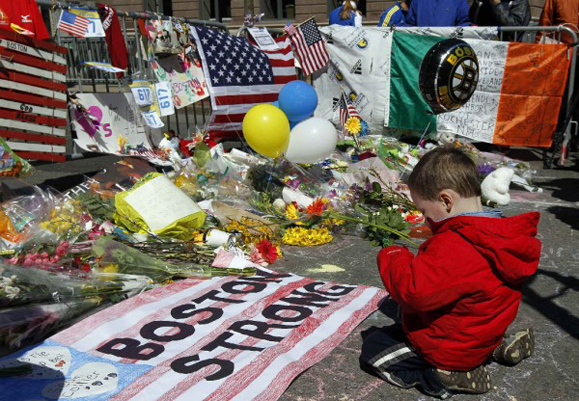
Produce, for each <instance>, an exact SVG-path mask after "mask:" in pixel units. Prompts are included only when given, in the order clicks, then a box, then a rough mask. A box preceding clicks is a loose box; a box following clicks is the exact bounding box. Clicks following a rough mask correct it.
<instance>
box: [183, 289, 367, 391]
mask: <svg viewBox="0 0 579 401" xmlns="http://www.w3.org/2000/svg"><path fill="white" fill-rule="evenodd" d="M377 291H378V289H377V288H368V289H366V290H365V291H364V292H363V295H360V296H358V297H356V298H355V299H354V300H352V301H351V302H350V303H349V305H348V307H349V308H350V309H349V311H348V312H347V313H346V312H344V309H342V308H341V309H338V310H337V311H336V312H334V313H333V314H332V315H331V317H330V318H328V319H327V320H325V321H324V322H323V323H322V324H321V325H320V326H319V327H318V328H317V329H316V330H314V332H313V333H312V334H310V335H308V336H306V337H305V338H303V339H302V340H301V341H299V342H298V343H296V344H294V345H293V347H292V350H291V356H289V355H288V354H287V353H285V354H281V355H279V356H278V357H277V358H276V359H275V360H274V361H272V362H271V363H270V364H269V365H268V368H267V369H266V370H265V371H264V372H262V374H261V375H260V376H259V380H254V381H253V382H252V383H250V384H249V385H248V386H247V387H246V388H245V389H244V390H243V391H242V392H240V393H239V394H238V395H237V396H236V397H235V398H233V399H232V400H239V401H244V400H249V399H252V398H255V397H256V395H258V394H259V395H260V396H261V397H260V398H261V399H264V400H268V399H269V400H275V399H277V398H278V397H279V396H280V395H281V394H275V393H273V392H270V394H267V393H265V394H264V392H269V391H270V390H269V386H270V384H271V383H272V382H274V381H275V379H276V377H277V376H278V375H280V374H281V373H282V372H283V370H284V369H287V368H288V364H290V363H291V362H294V361H298V360H299V359H300V358H304V357H305V354H306V353H307V352H308V351H310V350H311V349H312V348H313V347H315V346H316V345H319V344H320V343H322V342H323V341H324V340H325V339H326V338H327V333H331V332H333V331H335V330H336V327H341V326H342V324H344V322H346V321H347V320H348V319H349V318H350V317H351V316H352V314H353V313H355V311H359V310H360V309H363V308H364V307H365V306H366V304H367V303H368V301H369V300H370V299H372V297H373V296H374V295H375V294H376V293H377ZM316 362H317V361H316ZM192 390H193V389H192ZM198 390H200V389H198ZM283 390H285V389H283ZM283 390H282V391H283ZM192 394H195V393H192Z"/></svg>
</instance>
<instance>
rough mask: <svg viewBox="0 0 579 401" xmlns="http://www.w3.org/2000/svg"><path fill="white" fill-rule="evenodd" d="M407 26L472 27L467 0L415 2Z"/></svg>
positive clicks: (418, 0) (419, 0) (423, 0)
mask: <svg viewBox="0 0 579 401" xmlns="http://www.w3.org/2000/svg"><path fill="white" fill-rule="evenodd" d="M406 24H407V25H410V26H470V20H469V18H468V3H467V1H466V0H413V1H412V4H411V5H410V8H409V9H408V15H407V16H406Z"/></svg>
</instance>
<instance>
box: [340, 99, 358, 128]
mask: <svg viewBox="0 0 579 401" xmlns="http://www.w3.org/2000/svg"><path fill="white" fill-rule="evenodd" d="M350 117H358V118H360V114H358V110H356V108H355V107H354V106H353V105H352V104H350V103H349V102H348V97H347V96H346V93H345V92H344V90H342V99H341V101H340V125H341V126H342V133H343V134H345V133H346V121H348V118H350Z"/></svg>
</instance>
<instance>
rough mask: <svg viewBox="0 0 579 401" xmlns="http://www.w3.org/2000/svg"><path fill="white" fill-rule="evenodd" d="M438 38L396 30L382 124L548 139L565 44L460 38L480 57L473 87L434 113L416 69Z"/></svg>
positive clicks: (492, 139) (520, 142)
mask: <svg viewBox="0 0 579 401" xmlns="http://www.w3.org/2000/svg"><path fill="white" fill-rule="evenodd" d="M443 39H445V38H441V37H434V36H426V35H415V34H409V33H403V32H395V34H394V38H393V41H392V53H391V54H392V59H391V79H390V96H389V97H390V102H389V104H388V105H387V107H386V110H385V122H384V125H385V126H387V127H391V128H401V129H410V130H416V131H423V130H424V129H426V128H427V127H429V130H430V131H434V130H435V129H436V130H438V131H440V130H448V131H452V132H454V133H457V134H459V135H462V136H465V137H468V138H472V139H475V140H478V141H482V142H488V143H495V144H502V145H513V146H550V145H551V140H552V136H553V133H554V132H555V129H556V126H557V120H558V117H559V110H560V107H561V102H562V97H563V94H564V92H565V84H566V82H567V76H568V72H569V62H570V57H569V54H568V48H567V46H565V45H536V44H528V43H509V42H497V41H488V40H479V39H465V40H466V42H468V43H469V44H470V45H471V46H472V47H473V48H474V50H475V52H476V54H477V56H478V59H479V69H480V71H479V84H478V87H477V90H476V92H475V93H474V95H473V96H472V98H471V99H470V100H469V102H468V103H467V104H466V105H465V106H464V107H462V108H461V109H459V110H456V111H454V112H450V113H444V114H439V115H437V116H433V115H429V114H428V113H427V111H428V110H429V108H428V105H427V104H426V102H424V100H423V99H422V96H421V95H420V92H419V91H418V73H419V69H420V64H421V62H422V59H423V58H424V56H425V55H426V53H427V52H428V50H429V49H430V48H431V47H432V46H433V45H434V44H436V43H437V42H439V41H441V40H443ZM429 124H430V126H429Z"/></svg>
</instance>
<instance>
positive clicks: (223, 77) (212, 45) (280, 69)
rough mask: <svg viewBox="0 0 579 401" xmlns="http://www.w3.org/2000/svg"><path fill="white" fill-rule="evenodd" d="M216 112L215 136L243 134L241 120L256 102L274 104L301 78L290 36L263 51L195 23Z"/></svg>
mask: <svg viewBox="0 0 579 401" xmlns="http://www.w3.org/2000/svg"><path fill="white" fill-rule="evenodd" d="M191 34H192V35H193V38H194V39H195V41H196V42H197V46H198V49H199V55H200V57H201V60H202V64H203V71H204V72H205V78H206V80H207V87H208V89H209V94H210V95H211V106H212V111H213V113H212V115H211V120H210V123H209V127H208V132H209V134H210V136H211V138H212V139H221V138H239V137H241V135H242V134H241V122H242V121H243V117H244V116H245V113H247V111H248V110H249V109H250V108H252V107H253V106H255V105H258V104H262V103H272V102H275V101H276V100H277V98H278V95H279V91H280V90H281V88H282V87H283V85H285V84H286V83H288V82H290V81H293V80H295V79H297V77H296V71H295V67H294V57H293V53H292V50H291V46H290V41H289V39H288V38H276V39H275V40H276V42H277V44H278V46H279V48H280V50H274V51H265V52H264V51H262V50H261V49H260V48H259V47H257V46H254V45H252V44H250V43H249V42H248V41H247V39H245V38H240V37H237V36H232V35H229V34H227V33H225V32H221V31H218V30H215V29H211V28H205V27H201V26H195V27H193V26H192V31H191Z"/></svg>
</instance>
